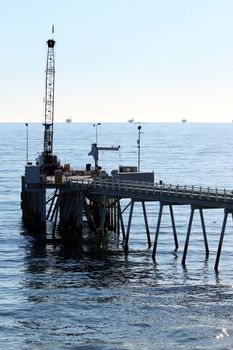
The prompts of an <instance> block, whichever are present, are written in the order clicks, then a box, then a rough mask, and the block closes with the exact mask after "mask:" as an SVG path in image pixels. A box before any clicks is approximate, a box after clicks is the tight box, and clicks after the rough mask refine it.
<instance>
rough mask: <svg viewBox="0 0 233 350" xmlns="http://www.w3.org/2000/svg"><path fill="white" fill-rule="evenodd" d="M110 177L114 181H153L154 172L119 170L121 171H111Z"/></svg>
mask: <svg viewBox="0 0 233 350" xmlns="http://www.w3.org/2000/svg"><path fill="white" fill-rule="evenodd" d="M112 179H113V180H114V181H121V180H124V181H142V182H150V183H154V173H153V172H143V173H134V172H132V173H130V172H124V173H123V172H121V173H112Z"/></svg>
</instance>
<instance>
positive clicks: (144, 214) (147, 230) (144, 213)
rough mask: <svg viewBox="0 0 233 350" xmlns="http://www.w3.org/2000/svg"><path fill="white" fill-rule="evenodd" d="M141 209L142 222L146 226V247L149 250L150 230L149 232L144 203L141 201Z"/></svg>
mask: <svg viewBox="0 0 233 350" xmlns="http://www.w3.org/2000/svg"><path fill="white" fill-rule="evenodd" d="M142 209H143V216H144V222H145V226H146V235H147V243H148V247H149V248H150V247H151V239H150V230H149V225H148V220H147V214H146V205H145V202H144V201H142Z"/></svg>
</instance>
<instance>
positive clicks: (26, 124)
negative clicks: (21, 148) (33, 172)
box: [25, 123, 28, 164]
mask: <svg viewBox="0 0 233 350" xmlns="http://www.w3.org/2000/svg"><path fill="white" fill-rule="evenodd" d="M25 126H26V164H28V123H25Z"/></svg>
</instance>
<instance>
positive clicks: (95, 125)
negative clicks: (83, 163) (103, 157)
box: [93, 123, 101, 146]
mask: <svg viewBox="0 0 233 350" xmlns="http://www.w3.org/2000/svg"><path fill="white" fill-rule="evenodd" d="M98 125H101V123H95V124H93V126H94V127H95V143H96V146H97V142H98V133H97V128H98Z"/></svg>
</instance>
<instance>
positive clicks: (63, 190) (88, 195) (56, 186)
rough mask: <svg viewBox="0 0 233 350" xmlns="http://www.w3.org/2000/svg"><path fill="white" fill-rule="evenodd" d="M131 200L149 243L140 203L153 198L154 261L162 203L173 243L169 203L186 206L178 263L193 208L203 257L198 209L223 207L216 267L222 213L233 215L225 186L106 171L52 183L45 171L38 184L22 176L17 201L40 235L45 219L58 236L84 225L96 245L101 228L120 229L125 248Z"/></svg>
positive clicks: (73, 236)
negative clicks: (127, 176) (122, 177)
mask: <svg viewBox="0 0 233 350" xmlns="http://www.w3.org/2000/svg"><path fill="white" fill-rule="evenodd" d="M48 191H49V192H50V194H49V196H47V195H46V192H48ZM46 198H47V199H46ZM123 199H128V200H129V203H128V205H127V206H126V207H125V208H122V204H121V202H122V200H123ZM136 202H139V203H141V205H142V213H143V218H144V223H145V232H146V238H147V243H148V246H149V247H151V245H152V243H151V238H150V236H151V234H150V229H149V225H148V218H147V211H146V205H145V203H146V202H158V203H159V214H158V219H157V227H156V231H155V234H154V241H153V248H152V258H153V260H154V261H155V260H156V251H157V248H158V238H159V233H160V224H161V219H162V215H163V209H164V207H167V208H168V209H169V213H170V218H171V224H172V231H173V232H172V234H173V239H174V248H175V249H178V246H179V244H178V237H177V232H176V224H175V218H174V213H173V207H174V206H178V205H186V206H187V205H188V206H190V217H189V223H188V228H187V234H186V240H185V245H184V250H183V257H182V264H183V265H185V264H186V256H187V252H188V246H189V238H190V235H191V229H192V223H193V217H194V212H195V211H198V212H199V214H200V223H201V227H202V232H203V241H204V246H205V253H206V257H208V255H209V247H208V239H207V233H206V227H205V220H204V210H205V209H223V214H224V215H223V224H222V230H221V233H220V237H219V245H218V249H217V254H216V260H215V266H214V268H215V270H216V271H217V270H218V266H219V260H220V255H221V250H222V244H223V239H224V233H225V228H226V222H227V218H228V214H231V215H233V193H232V192H231V191H227V190H219V189H217V188H216V189H211V188H202V187H195V186H179V185H171V184H164V183H162V182H159V183H155V184H152V183H150V182H142V181H138V182H137V181H125V180H115V179H113V178H112V177H107V178H101V177H94V178H92V177H88V176H87V177H78V176H63V178H62V181H61V182H60V183H57V182H56V181H55V178H54V177H52V176H50V177H47V178H44V179H43V180H41V182H40V183H39V184H26V183H25V179H24V177H23V178H22V205H21V206H22V212H23V220H24V223H25V225H26V226H27V227H29V228H30V229H33V230H34V231H38V232H40V233H41V232H43V236H44V237H46V234H47V232H46V221H51V223H52V227H53V228H52V239H55V238H56V232H57V230H59V232H60V234H61V236H62V237H63V239H67V240H82V238H83V227H84V225H85V227H88V230H89V234H91V235H92V236H93V235H94V236H95V238H96V242H98V244H99V245H101V243H102V236H103V233H104V232H105V231H106V230H108V231H110V232H111V231H114V232H117V233H118V234H119V235H120V234H121V235H122V244H123V247H124V250H125V251H127V250H128V249H129V237H130V229H131V222H132V216H133V211H134V204H135V203H136ZM128 207H129V216H128V222H127V225H125V224H124V221H123V213H124V212H125V210H126V209H127V208H128Z"/></svg>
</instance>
